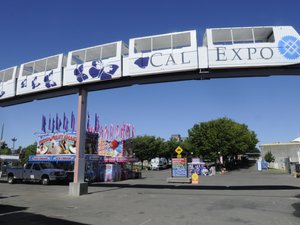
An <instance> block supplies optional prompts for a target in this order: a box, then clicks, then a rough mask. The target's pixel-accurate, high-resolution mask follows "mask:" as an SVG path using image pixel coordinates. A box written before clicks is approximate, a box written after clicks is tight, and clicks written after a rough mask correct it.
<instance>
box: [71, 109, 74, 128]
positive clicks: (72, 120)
mask: <svg viewBox="0 0 300 225" xmlns="http://www.w3.org/2000/svg"><path fill="white" fill-rule="evenodd" d="M71 130H72V132H73V133H74V132H75V116H74V113H73V112H72V114H71Z"/></svg>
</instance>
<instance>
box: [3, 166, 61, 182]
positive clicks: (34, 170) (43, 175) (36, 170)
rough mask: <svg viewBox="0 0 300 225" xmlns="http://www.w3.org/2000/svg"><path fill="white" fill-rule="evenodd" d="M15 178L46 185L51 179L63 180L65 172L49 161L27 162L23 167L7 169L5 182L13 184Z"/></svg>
mask: <svg viewBox="0 0 300 225" xmlns="http://www.w3.org/2000/svg"><path fill="white" fill-rule="evenodd" d="M16 180H21V181H33V182H41V183H42V184H44V185H48V184H49V183H50V182H52V181H65V180H66V173H65V171H64V170H62V169H56V168H55V167H54V166H53V164H51V163H49V162H27V163H26V164H25V165H24V167H23V168H8V169H7V182H8V183H9V184H13V183H15V181H16Z"/></svg>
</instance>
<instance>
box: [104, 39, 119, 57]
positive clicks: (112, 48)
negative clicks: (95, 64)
mask: <svg viewBox="0 0 300 225" xmlns="http://www.w3.org/2000/svg"><path fill="white" fill-rule="evenodd" d="M116 56H117V44H116V43H115V44H110V45H104V46H102V52H101V59H109V58H112V57H116Z"/></svg>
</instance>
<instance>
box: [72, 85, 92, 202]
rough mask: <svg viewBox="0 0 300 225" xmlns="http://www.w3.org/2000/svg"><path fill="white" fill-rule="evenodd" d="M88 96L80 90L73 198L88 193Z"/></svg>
mask: <svg viewBox="0 0 300 225" xmlns="http://www.w3.org/2000/svg"><path fill="white" fill-rule="evenodd" d="M87 95H88V93H87V91H86V90H85V89H84V88H80V89H79V95H78V116H77V117H78V122H77V143H76V160H75V165H74V182H73V183H70V185H69V195H71V196H80V195H83V194H87V193H88V183H85V182H84V171H85V158H84V152H85V139H86V111H87Z"/></svg>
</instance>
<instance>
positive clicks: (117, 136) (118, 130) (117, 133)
mask: <svg viewBox="0 0 300 225" xmlns="http://www.w3.org/2000/svg"><path fill="white" fill-rule="evenodd" d="M119 137H120V129H119V125H118V124H117V126H116V138H119Z"/></svg>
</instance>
